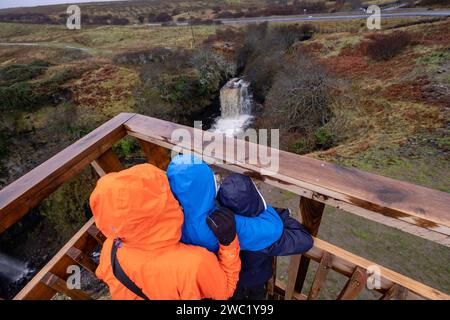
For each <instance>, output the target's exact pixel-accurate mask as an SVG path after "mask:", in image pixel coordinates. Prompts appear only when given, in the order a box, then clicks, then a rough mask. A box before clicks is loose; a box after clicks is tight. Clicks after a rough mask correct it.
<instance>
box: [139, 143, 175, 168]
mask: <svg viewBox="0 0 450 320" xmlns="http://www.w3.org/2000/svg"><path fill="white" fill-rule="evenodd" d="M138 141H139V144H140V146H141V149H142V151H143V152H144V154H145V156H146V157H147V160H148V163H150V164H152V165H154V166H156V167H158V168H160V169H162V170H166V169H167V167H168V166H169V163H170V156H169V153H170V151H169V150H168V149H166V148H164V147H161V146H158V145H156V144H153V143H150V142H148V141H145V140H141V139H138Z"/></svg>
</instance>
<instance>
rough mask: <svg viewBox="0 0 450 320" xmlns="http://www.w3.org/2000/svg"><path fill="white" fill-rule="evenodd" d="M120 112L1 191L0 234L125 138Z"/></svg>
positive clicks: (127, 115) (125, 116)
mask: <svg viewBox="0 0 450 320" xmlns="http://www.w3.org/2000/svg"><path fill="white" fill-rule="evenodd" d="M133 116H134V114H130V113H121V114H119V115H118V116H116V117H114V118H113V119H111V120H110V121H108V122H106V123H105V124H103V125H102V126H100V127H98V128H97V129H95V130H94V131H92V132H91V133H89V134H88V135H86V136H85V137H83V138H81V139H80V140H78V141H77V142H75V143H74V144H72V145H70V146H69V147H67V148H66V149H64V150H63V151H61V152H59V153H58V154H57V155H55V156H54V157H52V158H50V159H49V160H47V161H46V162H44V163H43V164H41V165H40V166H38V167H36V168H35V169H33V170H31V171H30V172H29V173H27V174H26V175H24V176H22V177H21V178H19V179H17V180H16V181H14V182H13V183H11V184H10V185H8V186H6V187H5V188H3V189H2V190H0V233H2V232H3V231H5V230H6V229H7V228H9V227H10V226H11V225H12V224H14V223H15V222H17V221H18V220H19V219H20V218H22V217H23V215H25V214H26V213H27V212H28V211H29V209H31V208H33V207H35V206H37V205H38V204H39V203H40V202H41V201H42V200H43V199H44V198H46V197H47V196H49V195H50V194H51V193H52V192H53V191H55V190H56V189H57V188H58V187H59V186H61V185H62V184H63V183H64V182H66V181H67V180H69V179H70V178H72V177H74V176H75V175H77V174H78V173H80V172H81V171H82V170H83V169H84V168H85V167H86V166H87V165H88V164H89V163H91V162H92V161H93V160H95V159H96V158H98V157H99V156H100V155H101V154H103V153H104V152H105V151H106V150H108V149H109V148H111V146H112V145H113V144H114V143H115V142H117V141H118V140H119V139H121V138H122V137H124V136H125V134H126V131H125V130H124V127H123V124H124V123H125V122H126V121H127V120H129V119H131V118H132V117H133Z"/></svg>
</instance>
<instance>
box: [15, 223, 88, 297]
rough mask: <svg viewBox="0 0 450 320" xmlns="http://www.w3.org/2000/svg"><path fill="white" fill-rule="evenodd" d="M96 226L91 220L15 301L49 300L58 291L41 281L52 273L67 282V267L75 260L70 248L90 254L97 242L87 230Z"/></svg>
mask: <svg viewBox="0 0 450 320" xmlns="http://www.w3.org/2000/svg"><path fill="white" fill-rule="evenodd" d="M93 224H94V218H91V219H90V220H89V221H88V222H87V223H86V224H85V225H84V226H83V227H82V228H81V229H80V230H78V232H77V233H76V234H75V235H74V236H73V237H72V238H71V239H70V240H69V241H68V242H67V243H66V244H65V245H64V247H62V248H61V250H59V251H58V253H57V254H56V255H55V256H54V257H53V258H52V259H51V260H50V261H49V262H48V263H47V264H46V265H45V266H44V267H43V268H42V269H41V270H40V271H39V272H38V273H37V274H36V275H35V276H34V277H33V279H31V280H30V282H28V283H27V285H26V286H25V287H24V288H23V289H22V290H21V291H20V292H19V293H18V294H17V295H16V296H15V297H14V300H48V299H51V298H52V297H53V296H54V294H55V293H56V291H55V290H54V289H53V288H51V287H48V286H46V285H44V284H43V283H42V282H41V280H42V279H43V278H44V277H45V275H46V274H48V273H51V274H54V275H56V276H58V277H59V278H61V279H63V280H66V279H67V278H68V276H69V274H68V273H67V267H68V266H69V265H73V260H72V259H71V258H70V257H69V256H68V255H67V252H68V251H69V249H70V248H72V247H74V248H77V249H79V250H80V251H83V252H90V251H92V250H93V249H94V248H95V247H96V246H97V242H96V241H95V240H94V239H92V238H91V237H89V235H88V233H87V230H88V229H89V227H90V226H92V225H93Z"/></svg>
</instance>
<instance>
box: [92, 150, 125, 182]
mask: <svg viewBox="0 0 450 320" xmlns="http://www.w3.org/2000/svg"><path fill="white" fill-rule="evenodd" d="M91 165H92V167H93V168H94V169H95V171H96V172H97V174H98V175H99V176H100V177H103V176H104V175H105V174H106V173H108V172H117V171H120V170H122V169H123V165H122V163H121V162H120V160H119V158H117V156H116V155H115V154H114V152H113V151H112V149H108V150H106V151H105V152H104V153H103V154H102V155H101V156H99V157H98V158H97V159H95V160H94V161H92V163H91Z"/></svg>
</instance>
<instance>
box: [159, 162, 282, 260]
mask: <svg viewBox="0 0 450 320" xmlns="http://www.w3.org/2000/svg"><path fill="white" fill-rule="evenodd" d="M167 177H168V179H169V184H170V188H171V190H172V193H173V195H174V196H175V198H176V199H177V200H178V202H179V203H180V205H181V207H182V208H183V213H184V223H183V226H182V236H181V241H182V242H183V243H186V244H193V245H198V246H202V247H204V248H206V249H208V250H209V251H211V252H217V251H218V249H219V242H218V240H217V238H216V236H215V235H214V233H213V232H212V231H211V228H210V227H208V224H213V223H214V222H213V221H212V220H211V219H209V218H210V216H211V214H212V213H213V212H215V211H216V210H218V209H220V208H219V206H217V204H216V196H217V191H218V186H217V183H216V179H215V176H214V172H213V171H212V170H211V168H210V167H209V166H208V165H207V164H206V163H205V162H203V161H202V160H201V159H199V158H198V157H196V156H194V155H191V154H182V155H177V156H175V157H173V158H172V161H171V162H170V164H169V166H168V168H167ZM259 205H260V207H259V208H258V210H260V212H261V214H259V216H258V217H255V218H252V217H245V216H243V215H236V216H235V218H236V233H237V235H238V239H239V244H240V247H241V250H251V251H258V250H262V249H264V248H266V247H268V246H270V245H271V244H273V243H274V242H275V241H277V240H278V239H279V238H280V237H281V235H282V233H283V222H282V221H281V218H280V216H279V215H278V213H277V212H276V211H275V209H274V208H272V207H271V206H266V204H265V203H260V204H259ZM222 210H223V209H222Z"/></svg>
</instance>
